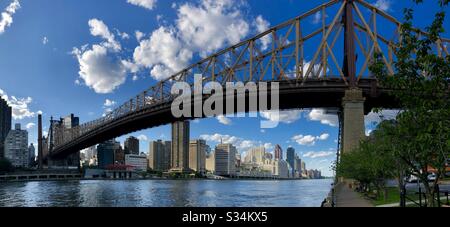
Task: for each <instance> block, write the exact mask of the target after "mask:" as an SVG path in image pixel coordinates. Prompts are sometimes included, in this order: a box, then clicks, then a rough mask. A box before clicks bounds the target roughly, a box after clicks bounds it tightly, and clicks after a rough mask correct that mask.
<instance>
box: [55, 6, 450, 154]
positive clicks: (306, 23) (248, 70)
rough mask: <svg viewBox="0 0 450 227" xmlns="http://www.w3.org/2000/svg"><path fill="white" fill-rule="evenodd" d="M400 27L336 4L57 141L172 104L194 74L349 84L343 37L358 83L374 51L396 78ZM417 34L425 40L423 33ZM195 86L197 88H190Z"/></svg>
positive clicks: (215, 57)
mask: <svg viewBox="0 0 450 227" xmlns="http://www.w3.org/2000/svg"><path fill="white" fill-rule="evenodd" d="M348 7H351V8H350V9H351V12H352V13H353V15H352V17H351V18H352V20H353V21H354V24H353V25H354V29H352V30H350V31H353V30H354V32H353V34H352V35H351V36H345V32H346V31H349V30H348V29H345V18H347V19H348V17H347V16H346V13H347V12H348ZM400 28H401V23H400V22H398V21H397V20H395V19H394V18H393V17H391V16H389V15H388V14H387V13H385V12H383V11H382V10H379V9H377V8H376V7H374V6H372V5H370V4H368V3H366V2H365V1H362V0H353V1H341V0H332V1H330V2H327V3H325V4H323V5H320V6H318V7H316V8H314V9H312V10H310V11H308V12H306V13H304V14H302V15H300V16H298V17H296V18H293V19H291V20H288V21H286V22H283V23H281V24H279V25H277V26H274V27H272V28H270V29H268V30H267V31H264V32H262V33H260V34H258V35H256V36H254V37H251V38H249V39H247V40H245V41H242V42H240V43H238V44H236V45H233V46H231V47H229V48H227V49H224V50H222V51H219V52H217V53H214V54H212V55H210V56H208V57H205V58H204V59H202V60H200V61H198V62H197V63H195V64H193V65H191V66H189V67H187V68H185V69H184V70H182V71H180V72H178V73H176V74H174V75H172V76H170V77H168V78H167V79H165V80H162V81H160V82H158V83H157V84H156V85H155V86H152V87H150V88H149V89H147V90H145V91H143V92H141V93H140V94H138V95H137V96H135V97H133V98H132V99H130V100H129V101H127V102H126V103H124V104H123V105H121V106H119V107H118V108H116V109H115V110H113V111H111V112H109V113H106V114H105V115H104V116H102V117H101V118H99V119H96V120H94V121H90V122H87V123H84V124H81V125H80V126H78V127H75V128H73V129H68V130H65V131H64V132H62V133H61V135H62V136H59V137H58V138H59V139H57V141H56V142H55V147H58V146H62V145H64V144H67V143H69V142H71V141H73V140H74V139H76V138H79V137H81V136H83V135H88V134H89V133H90V132H92V131H95V130H98V129H100V128H101V127H103V126H105V125H107V124H110V123H111V122H114V121H116V120H118V119H120V118H122V117H125V116H128V115H130V114H135V113H137V112H139V111H142V110H146V109H147V108H151V107H153V106H156V105H159V104H162V103H165V102H168V101H170V100H172V99H173V98H174V97H175V96H173V95H172V94H171V89H172V86H173V85H174V84H175V83H176V82H180V81H183V82H187V83H188V84H190V85H193V84H194V75H195V74H202V75H203V76H204V78H203V80H202V83H203V85H205V84H206V83H208V82H211V81H215V82H218V83H221V84H222V85H225V83H227V82H244V83H245V82H250V81H252V82H261V81H295V82H296V84H298V82H301V83H300V84H304V83H305V82H306V81H308V80H327V79H330V78H338V79H342V80H343V81H344V82H345V83H346V84H349V80H350V79H349V77H350V75H348V74H349V73H348V72H346V69H345V66H342V63H343V62H344V59H345V56H346V53H345V51H344V48H343V45H340V44H341V43H342V41H343V39H344V38H346V37H351V38H353V39H354V40H353V42H354V45H355V47H356V48H355V54H356V55H357V56H358V57H357V59H356V62H355V64H356V71H357V72H356V75H354V76H355V77H357V82H358V81H359V80H360V79H362V78H367V77H370V76H371V75H370V72H369V69H368V68H369V65H370V63H371V62H372V61H373V60H374V54H375V52H379V53H381V56H382V59H383V61H384V62H385V64H386V66H387V68H388V70H389V72H391V73H392V74H394V72H395V69H394V62H395V48H396V45H397V44H398V43H399V40H401V29H400ZM417 33H418V35H427V34H426V33H425V32H422V31H420V30H418V31H417ZM449 43H450V40H448V39H441V40H439V41H438V42H437V43H436V48H435V49H436V50H435V51H436V53H437V54H438V55H440V56H448V49H447V48H448V44H449ZM191 87H193V86H191Z"/></svg>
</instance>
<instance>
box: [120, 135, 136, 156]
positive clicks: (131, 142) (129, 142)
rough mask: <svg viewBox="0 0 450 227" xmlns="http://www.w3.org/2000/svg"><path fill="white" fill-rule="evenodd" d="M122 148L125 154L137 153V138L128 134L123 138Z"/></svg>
mask: <svg viewBox="0 0 450 227" xmlns="http://www.w3.org/2000/svg"><path fill="white" fill-rule="evenodd" d="M124 145H125V146H124V150H125V154H134V155H139V152H140V151H139V139H138V138H136V137H134V136H130V137H128V138H127V139H126V140H125V144H124Z"/></svg>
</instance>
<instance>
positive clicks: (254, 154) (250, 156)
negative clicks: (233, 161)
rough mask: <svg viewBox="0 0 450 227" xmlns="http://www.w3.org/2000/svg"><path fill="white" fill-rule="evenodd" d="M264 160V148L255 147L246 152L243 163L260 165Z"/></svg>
mask: <svg viewBox="0 0 450 227" xmlns="http://www.w3.org/2000/svg"><path fill="white" fill-rule="evenodd" d="M265 159H266V149H265V148H264V147H255V148H252V149H250V150H249V151H248V152H247V155H246V156H245V159H244V162H245V163H252V164H259V165H262V164H263V163H264V161H265Z"/></svg>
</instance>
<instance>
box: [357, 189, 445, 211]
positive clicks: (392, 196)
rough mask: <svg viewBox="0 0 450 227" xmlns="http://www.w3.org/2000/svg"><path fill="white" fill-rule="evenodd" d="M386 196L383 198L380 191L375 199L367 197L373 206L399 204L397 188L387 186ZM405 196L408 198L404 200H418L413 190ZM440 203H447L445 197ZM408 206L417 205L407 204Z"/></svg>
mask: <svg viewBox="0 0 450 227" xmlns="http://www.w3.org/2000/svg"><path fill="white" fill-rule="evenodd" d="M387 191H388V196H387V199H386V200H385V199H384V195H383V193H382V195H381V196H380V197H379V198H377V199H369V201H370V202H372V204H373V205H374V206H381V205H386V204H394V203H398V204H400V192H399V189H398V188H396V187H395V188H388V189H387ZM407 197H408V198H409V199H410V200H407V201H406V202H411V200H413V201H419V195H418V194H415V193H414V192H410V193H408V194H407ZM365 198H366V199H367V196H365ZM422 200H423V198H422ZM441 201H442V204H445V203H447V199H442V200H441ZM423 202H424V200H423ZM408 207H418V206H417V205H415V204H414V205H408Z"/></svg>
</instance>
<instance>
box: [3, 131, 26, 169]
mask: <svg viewBox="0 0 450 227" xmlns="http://www.w3.org/2000/svg"><path fill="white" fill-rule="evenodd" d="M5 158H7V159H8V160H9V161H10V162H11V164H12V165H13V166H14V167H23V168H27V167H28V166H29V162H30V157H29V152H28V132H27V131H26V130H22V129H21V127H20V124H16V126H15V128H14V130H10V131H9V133H8V136H7V137H6V140H5Z"/></svg>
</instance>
